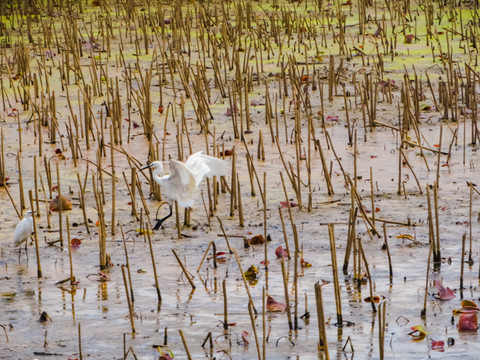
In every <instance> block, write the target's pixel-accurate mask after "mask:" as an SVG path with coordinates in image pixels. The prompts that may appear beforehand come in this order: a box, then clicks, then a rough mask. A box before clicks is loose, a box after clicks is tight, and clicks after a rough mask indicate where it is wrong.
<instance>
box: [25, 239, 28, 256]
mask: <svg viewBox="0 0 480 360" xmlns="http://www.w3.org/2000/svg"><path fill="white" fill-rule="evenodd" d="M25 255H26V256H27V260H28V239H27V241H25Z"/></svg>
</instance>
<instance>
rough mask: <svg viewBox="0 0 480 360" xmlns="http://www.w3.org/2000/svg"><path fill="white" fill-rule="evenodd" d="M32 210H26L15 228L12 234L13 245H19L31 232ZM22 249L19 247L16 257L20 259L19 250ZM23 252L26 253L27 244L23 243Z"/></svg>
mask: <svg viewBox="0 0 480 360" xmlns="http://www.w3.org/2000/svg"><path fill="white" fill-rule="evenodd" d="M32 215H33V211H28V212H27V213H26V214H25V216H24V217H23V219H22V221H20V222H19V223H18V225H17V227H16V228H15V233H14V235H13V240H14V242H13V246H14V247H19V246H20V245H22V244H23V243H24V242H25V241H27V240H28V238H29V237H30V235H32V233H33V217H32ZM21 251H22V249H21V248H20V249H19V253H18V258H19V259H20V252H21ZM25 253H27V244H25Z"/></svg>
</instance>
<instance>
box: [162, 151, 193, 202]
mask: <svg viewBox="0 0 480 360" xmlns="http://www.w3.org/2000/svg"><path fill="white" fill-rule="evenodd" d="M169 183H170V184H171V186H170V189H169V191H170V194H167V197H169V198H170V199H172V200H176V201H178V203H179V204H180V205H181V206H184V207H190V206H192V205H193V203H194V200H195V189H196V185H195V177H194V176H193V174H192V172H191V171H190V170H189V169H188V168H187V167H186V166H185V164H183V163H181V162H179V161H177V160H170V178H169Z"/></svg>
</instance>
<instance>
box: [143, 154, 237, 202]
mask: <svg viewBox="0 0 480 360" xmlns="http://www.w3.org/2000/svg"><path fill="white" fill-rule="evenodd" d="M149 167H152V168H153V169H154V170H153V179H154V180H155V181H156V182H157V183H158V184H159V185H160V186H161V187H162V188H163V192H164V194H165V196H166V197H167V198H168V199H170V200H174V201H177V202H178V204H179V205H181V206H183V207H187V208H188V207H191V206H193V204H194V203H195V197H196V191H197V188H198V185H200V183H201V182H202V180H203V179H204V178H205V177H208V178H211V177H213V176H226V175H228V174H229V173H230V163H229V162H227V161H225V160H221V159H217V158H214V157H212V156H208V155H204V154H202V152H201V151H199V152H197V153H195V154H192V155H191V156H190V157H189V158H188V159H187V161H185V162H181V161H177V160H170V174H169V175H164V176H160V173H161V172H162V171H163V165H162V163H161V162H160V161H154V162H152V163H151V164H150V165H148V166H146V167H144V168H142V170H143V169H146V168H149Z"/></svg>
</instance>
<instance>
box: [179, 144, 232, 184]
mask: <svg viewBox="0 0 480 360" xmlns="http://www.w3.org/2000/svg"><path fill="white" fill-rule="evenodd" d="M185 166H186V167H187V168H188V169H189V170H190V171H191V172H192V174H193V176H194V177H195V186H198V185H199V184H200V183H201V182H202V180H203V178H204V177H208V178H211V177H213V176H226V175H228V174H230V172H231V165H230V163H229V162H227V161H225V160H221V159H217V158H215V157H213V156H208V155H204V154H202V152H201V151H199V152H196V153H195V154H192V155H191V156H190V157H189V158H188V159H187V161H185Z"/></svg>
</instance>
